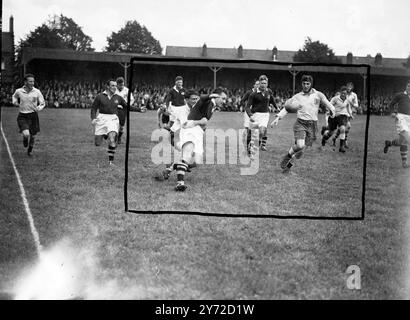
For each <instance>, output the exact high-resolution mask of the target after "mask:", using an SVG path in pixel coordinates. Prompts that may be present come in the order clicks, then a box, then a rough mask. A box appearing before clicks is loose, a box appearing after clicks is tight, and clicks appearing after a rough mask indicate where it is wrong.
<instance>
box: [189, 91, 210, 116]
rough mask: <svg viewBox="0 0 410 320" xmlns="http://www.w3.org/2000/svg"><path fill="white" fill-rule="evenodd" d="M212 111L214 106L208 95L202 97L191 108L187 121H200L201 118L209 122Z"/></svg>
mask: <svg viewBox="0 0 410 320" xmlns="http://www.w3.org/2000/svg"><path fill="white" fill-rule="evenodd" d="M214 109H215V105H214V103H213V102H212V100H211V98H209V95H203V96H201V98H200V99H199V100H198V101H197V103H195V105H194V106H193V107H192V109H191V111H190V112H189V114H188V120H201V119H202V118H206V119H207V120H209V119H211V117H212V113H213V112H214Z"/></svg>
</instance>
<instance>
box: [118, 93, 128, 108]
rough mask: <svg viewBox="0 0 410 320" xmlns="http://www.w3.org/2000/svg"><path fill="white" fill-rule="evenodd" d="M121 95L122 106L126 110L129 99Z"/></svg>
mask: <svg viewBox="0 0 410 320" xmlns="http://www.w3.org/2000/svg"><path fill="white" fill-rule="evenodd" d="M119 97H120V101H119V102H120V104H119V105H120V106H122V107H123V108H124V109H125V110H127V101H125V99H124V98H123V97H121V96H119Z"/></svg>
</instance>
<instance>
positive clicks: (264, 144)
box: [262, 136, 268, 147]
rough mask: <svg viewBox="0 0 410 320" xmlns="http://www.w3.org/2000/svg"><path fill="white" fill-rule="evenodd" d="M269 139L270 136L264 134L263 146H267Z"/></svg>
mask: <svg viewBox="0 0 410 320" xmlns="http://www.w3.org/2000/svg"><path fill="white" fill-rule="evenodd" d="M267 141H268V137H267V136H264V137H262V146H263V147H266V142H267Z"/></svg>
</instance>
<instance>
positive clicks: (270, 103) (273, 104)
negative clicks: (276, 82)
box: [269, 91, 279, 111]
mask: <svg viewBox="0 0 410 320" xmlns="http://www.w3.org/2000/svg"><path fill="white" fill-rule="evenodd" d="M269 105H272V106H273V107H274V108H275V110H277V111H279V109H278V107H277V106H276V103H275V99H274V97H273V92H272V91H270V99H269Z"/></svg>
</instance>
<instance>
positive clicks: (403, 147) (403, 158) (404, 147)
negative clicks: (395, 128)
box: [400, 144, 408, 163]
mask: <svg viewBox="0 0 410 320" xmlns="http://www.w3.org/2000/svg"><path fill="white" fill-rule="evenodd" d="M407 150H408V147H407V145H406V144H402V145H401V146H400V155H401V161H402V162H403V163H407Z"/></svg>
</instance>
